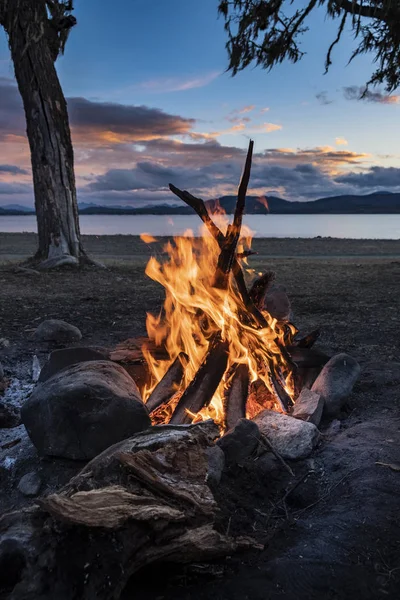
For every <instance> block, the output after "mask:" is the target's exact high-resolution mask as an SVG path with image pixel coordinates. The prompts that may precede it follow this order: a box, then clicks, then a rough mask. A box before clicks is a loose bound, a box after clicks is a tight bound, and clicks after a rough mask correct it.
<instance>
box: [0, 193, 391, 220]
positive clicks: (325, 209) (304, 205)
mask: <svg viewBox="0 0 400 600" xmlns="http://www.w3.org/2000/svg"><path fill="white" fill-rule="evenodd" d="M267 202H268V207H269V210H268V209H267V208H266V206H265V204H264V203H263V202H260V199H259V198H258V197H257V196H248V197H247V203H246V212H247V214H249V215H251V214H253V215H256V214H261V215H262V214H268V213H271V214H278V215H284V214H292V215H304V214H336V215H342V214H396V213H400V193H398V194H392V193H390V192H377V193H374V194H368V195H364V196H357V195H348V196H330V197H327V198H320V199H318V200H310V201H308V202H291V201H289V200H284V199H283V198H278V197H276V196H268V195H267ZM219 203H220V205H221V207H222V208H223V209H224V210H225V212H226V213H228V214H232V213H233V212H234V210H235V203H236V196H223V197H222V198H220V200H219ZM206 204H207V206H209V207H210V208H211V207H212V205H213V202H212V201H207V202H206ZM79 213H80V214H81V215H192V214H193V210H192V209H191V208H190V207H188V206H182V205H181V206H176V205H175V206H170V205H169V204H158V205H155V206H150V205H147V206H142V207H140V208H132V207H130V206H101V205H97V204H87V203H82V204H79ZM28 214H30V215H32V214H34V212H33V210H32V209H27V208H26V207H23V206H19V205H8V206H4V207H0V216H1V215H28Z"/></svg>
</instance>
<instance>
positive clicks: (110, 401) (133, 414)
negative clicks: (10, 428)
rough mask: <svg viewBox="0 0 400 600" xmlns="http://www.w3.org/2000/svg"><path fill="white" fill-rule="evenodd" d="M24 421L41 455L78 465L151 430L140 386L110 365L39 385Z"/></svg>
mask: <svg viewBox="0 0 400 600" xmlns="http://www.w3.org/2000/svg"><path fill="white" fill-rule="evenodd" d="M21 418H22V422H23V424H24V425H25V427H26V429H27V431H28V434H29V437H30V438H31V440H32V442H33V444H34V445H35V446H36V448H37V450H38V452H39V454H42V455H49V456H59V457H64V458H71V459H75V460H88V459H91V458H94V457H95V456H97V454H99V453H100V452H102V451H103V450H105V449H106V448H108V447H109V446H111V445H112V444H115V443H117V442H119V441H121V440H124V439H126V438H128V437H130V436H132V435H133V434H135V433H137V432H139V431H142V430H143V429H146V428H147V427H149V426H150V417H149V414H148V411H147V409H146V407H145V405H144V404H143V402H142V399H141V397H140V393H139V390H138V388H137V386H136V384H135V382H134V381H133V380H132V379H131V378H130V377H129V375H128V374H127V373H126V371H125V370H124V369H123V368H122V367H120V366H119V365H116V364H114V363H112V362H109V361H91V362H83V363H80V364H76V365H72V366H71V367H67V368H65V369H64V370H62V371H60V372H58V373H56V374H55V375H54V376H53V377H51V378H50V379H48V380H47V381H45V382H43V383H39V384H38V385H37V386H36V387H35V389H34V390H33V392H32V395H31V397H30V398H29V400H28V401H27V402H26V403H25V404H24V405H23V407H22V410H21Z"/></svg>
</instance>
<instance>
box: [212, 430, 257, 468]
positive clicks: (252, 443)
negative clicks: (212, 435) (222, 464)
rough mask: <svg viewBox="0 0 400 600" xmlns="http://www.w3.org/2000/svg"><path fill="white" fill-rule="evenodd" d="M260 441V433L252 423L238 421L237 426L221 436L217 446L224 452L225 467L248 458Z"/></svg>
mask: <svg viewBox="0 0 400 600" xmlns="http://www.w3.org/2000/svg"><path fill="white" fill-rule="evenodd" d="M259 441H260V431H259V429H258V427H257V425H256V423H255V422H254V421H249V420H248V419H240V420H239V421H238V423H237V425H236V426H235V427H234V428H233V429H231V430H230V431H228V432H227V433H226V434H225V435H224V436H222V437H221V438H220V439H219V440H218V441H217V445H218V446H219V447H220V448H221V449H222V450H223V451H224V454H225V459H226V463H227V465H233V464H238V463H241V462H243V461H244V460H246V458H249V456H250V455H251V454H253V452H254V451H255V449H256V448H257V446H258V443H259Z"/></svg>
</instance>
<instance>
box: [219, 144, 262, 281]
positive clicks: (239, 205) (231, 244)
mask: <svg viewBox="0 0 400 600" xmlns="http://www.w3.org/2000/svg"><path fill="white" fill-rule="evenodd" d="M253 146H254V142H253V141H252V140H250V142H249V149H248V151H247V157H246V163H245V167H244V171H243V176H242V179H241V181H240V184H239V190H238V197H237V202H236V207H235V214H234V216H233V223H232V224H230V225H228V229H227V232H226V235H225V238H224V241H223V243H222V247H221V252H220V255H219V257H218V264H217V272H216V276H215V279H214V284H213V285H214V286H215V287H218V288H221V289H225V288H226V287H227V278H228V276H229V274H230V272H231V270H232V267H233V263H234V261H235V255H236V248H237V245H238V242H239V238H240V232H241V229H242V221H243V213H244V209H245V206H246V193H247V187H248V184H249V180H250V172H251V160H252V156H253Z"/></svg>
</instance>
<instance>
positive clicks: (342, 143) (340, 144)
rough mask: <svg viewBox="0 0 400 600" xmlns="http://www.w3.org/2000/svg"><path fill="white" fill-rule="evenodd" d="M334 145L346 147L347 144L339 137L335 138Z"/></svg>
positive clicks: (344, 139)
mask: <svg viewBox="0 0 400 600" xmlns="http://www.w3.org/2000/svg"><path fill="white" fill-rule="evenodd" d="M335 144H336V146H348V144H349V142H348V141H347V140H346V138H344V137H340V136H339V137H337V138H335Z"/></svg>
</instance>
